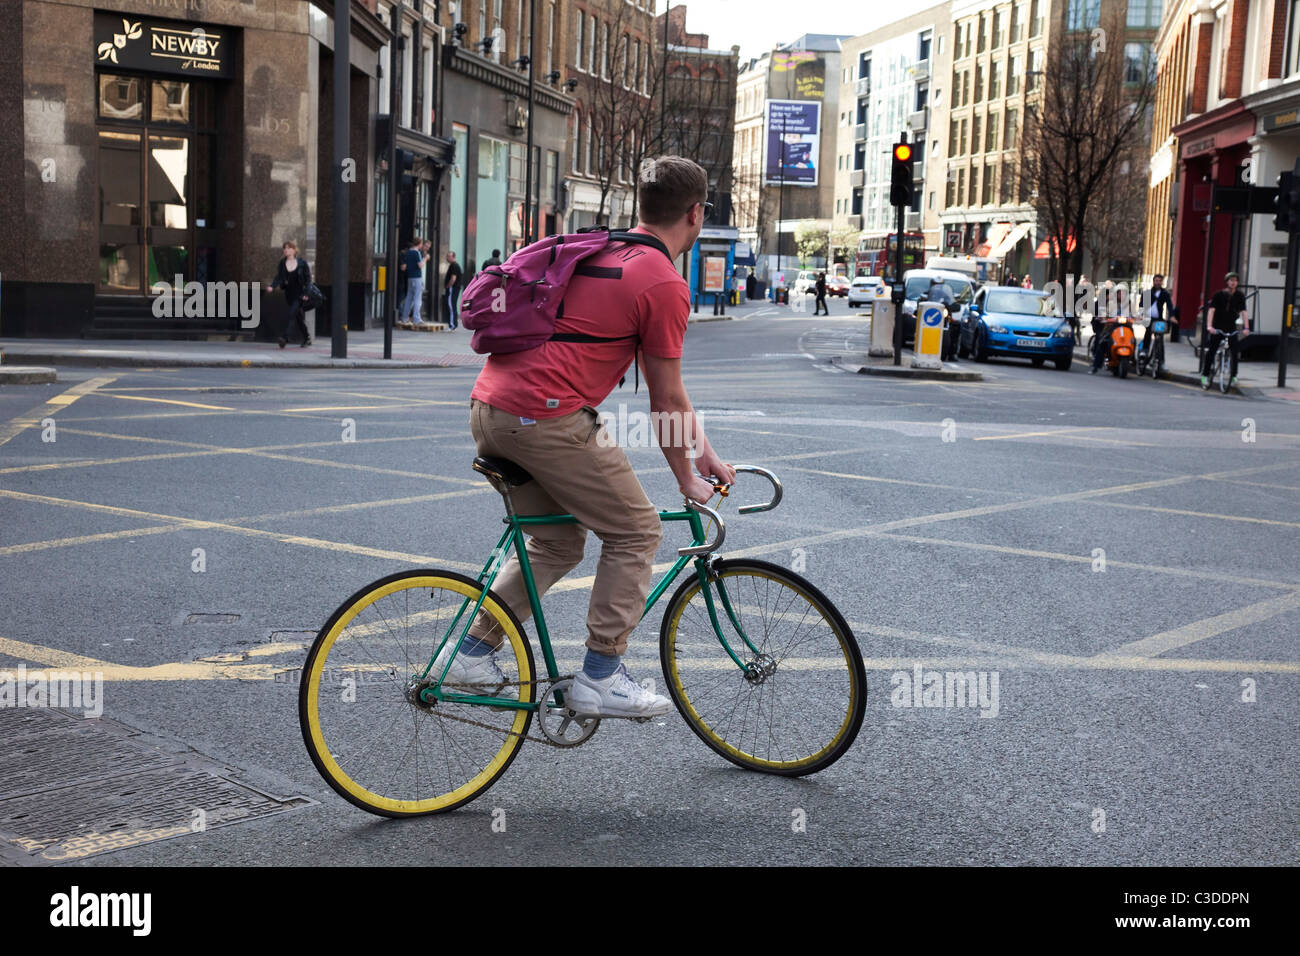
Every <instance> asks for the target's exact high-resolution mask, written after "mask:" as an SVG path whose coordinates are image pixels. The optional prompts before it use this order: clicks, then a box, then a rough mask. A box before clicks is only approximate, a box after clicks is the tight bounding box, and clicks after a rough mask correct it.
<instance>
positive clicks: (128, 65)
mask: <svg viewBox="0 0 1300 956" xmlns="http://www.w3.org/2000/svg"><path fill="white" fill-rule="evenodd" d="M233 46H234V38H233V35H232V31H231V30H229V29H227V28H225V27H211V26H198V25H195V24H192V23H183V22H180V21H176V20H142V19H140V18H138V17H124V16H122V15H120V14H116V13H96V14H95V63H96V64H97V65H98V66H100V67H101V68H109V69H111V68H112V67H121V68H122V69H124V70H146V71H148V72H150V73H171V74H183V75H187V76H194V75H198V76H209V77H221V78H228V77H230V76H231V74H232V64H233V62H234V51H233V49H232V47H233Z"/></svg>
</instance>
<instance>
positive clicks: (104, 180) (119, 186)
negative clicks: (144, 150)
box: [99, 130, 145, 295]
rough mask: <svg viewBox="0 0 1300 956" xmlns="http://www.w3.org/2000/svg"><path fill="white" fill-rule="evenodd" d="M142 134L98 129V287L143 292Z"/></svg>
mask: <svg viewBox="0 0 1300 956" xmlns="http://www.w3.org/2000/svg"><path fill="white" fill-rule="evenodd" d="M140 146H141V144H140V134H139V133H125V132H118V131H115V130H100V131H99V290H100V291H101V292H107V293H116V294H136V295H139V294H142V289H143V283H142V276H143V275H144V272H143V268H142V263H143V259H142V254H143V250H144V242H145V237H144V232H145V228H144V217H143V215H142V211H141V203H140V195H141V182H140Z"/></svg>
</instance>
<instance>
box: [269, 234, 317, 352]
mask: <svg viewBox="0 0 1300 956" xmlns="http://www.w3.org/2000/svg"><path fill="white" fill-rule="evenodd" d="M280 249H281V251H282V252H283V253H284V258H282V259H281V260H280V266H279V268H278V269H276V272H275V279H274V280H273V281H272V282H271V284H270V285H268V286H267V287H266V291H267V292H270V291H271V290H272V289H274V288H275V287H276V286H279V287H280V288H282V289H284V301H285V303H286V304H287V305H288V306H289V318H288V319H286V320H285V323H284V329H283V331H282V332H281V333H280V348H284V347H285V346H286V345H288V344H289V328H290V326H292V325H294V324H295V323H296V324H297V326H298V328H299V329H300V330H301V331H302V345H301V346H300V348H306V347H307V346H309V345H311V335H310V333H308V331H307V320H306V319H305V318H304V311H305V309H306V308H307V298H308V297H307V292H308V290H309V289H310V288H311V284H312V282H311V267H310V266H309V265H307V260H306V259H299V258H298V246H297V245H296V244H295V243H294V241H293V240H292V239H286V240H285V242H284V245H283V246H281V247H280Z"/></svg>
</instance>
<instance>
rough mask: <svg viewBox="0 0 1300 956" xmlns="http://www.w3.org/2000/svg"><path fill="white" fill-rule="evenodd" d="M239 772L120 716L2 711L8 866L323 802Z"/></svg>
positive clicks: (1, 791) (0, 852)
mask: <svg viewBox="0 0 1300 956" xmlns="http://www.w3.org/2000/svg"><path fill="white" fill-rule="evenodd" d="M230 773H231V772H230V771H229V770H228V769H227V768H226V767H223V766H222V765H221V764H218V763H216V762H215V761H213V760H211V759H209V758H207V757H205V756H203V755H202V754H199V753H197V752H196V751H193V750H188V749H187V750H184V751H183V752H176V753H169V752H167V751H165V750H162V749H160V748H158V747H156V746H154V745H152V744H151V743H149V742H147V741H146V740H145V739H143V738H142V737H141V736H140V735H139V732H137V731H135V730H133V729H132V728H130V727H127V726H126V725H124V724H121V723H118V722H117V721H113V720H108V719H99V720H86V719H84V718H82V717H80V716H77V717H72V716H69V715H67V714H64V713H61V712H59V711H56V710H44V711H25V712H24V711H17V710H0V865H2V864H6V863H7V864H11V865H12V864H18V865H26V866H45V865H49V864H52V863H58V862H61V861H64V860H75V859H80V858H83V857H88V856H93V855H96V854H99V853H106V852H109V851H111V850H120V849H123V848H125V847H131V846H139V845H141V844H144V843H153V842H156V841H158V840H166V839H170V838H172V837H177V836H182V835H187V834H192V833H195V832H198V831H201V830H207V829H211V828H214V827H219V826H227V825H229V824H233V823H242V822H244V821H247V820H255V819H258V818H261V817H266V816H270V815H272V814H276V813H283V812H284V811H286V810H291V809H294V808H296V807H300V806H307V805H310V804H312V803H314V802H315V801H313V800H310V799H308V798H307V797H286V798H279V797H275V796H272V795H270V794H267V793H263V792H262V791H261V790H258V789H257V788H255V787H251V786H249V785H247V784H245V783H241V782H240V781H237V780H233V779H231V776H230Z"/></svg>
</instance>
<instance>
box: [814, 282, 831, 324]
mask: <svg viewBox="0 0 1300 956" xmlns="http://www.w3.org/2000/svg"><path fill="white" fill-rule="evenodd" d="M813 288H814V289H816V290H817V304H816V305H814V306H813V315H820V314H821V313H822V312H825V313H826V314H827V315H830V314H831V310H830V309H828V308H826V273H824V272H819V273H817V284H816V285H815V286H813Z"/></svg>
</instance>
